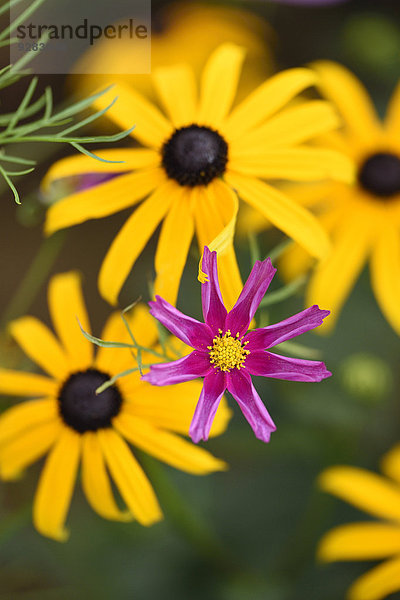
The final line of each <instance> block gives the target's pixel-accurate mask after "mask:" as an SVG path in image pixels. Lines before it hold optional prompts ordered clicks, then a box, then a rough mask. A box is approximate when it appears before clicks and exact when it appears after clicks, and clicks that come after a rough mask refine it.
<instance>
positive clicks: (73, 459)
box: [33, 427, 81, 542]
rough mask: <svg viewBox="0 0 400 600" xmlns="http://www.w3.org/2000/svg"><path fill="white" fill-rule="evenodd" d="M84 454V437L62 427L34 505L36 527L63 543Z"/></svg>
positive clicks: (47, 461) (66, 536)
mask: <svg viewBox="0 0 400 600" xmlns="http://www.w3.org/2000/svg"><path fill="white" fill-rule="evenodd" d="M80 453H81V436H80V435H79V434H78V433H76V432H75V431H73V430H72V429H69V428H67V427H63V428H62V430H61V434H60V435H59V439H58V441H57V443H56V445H55V446H54V448H53V450H52V451H51V453H50V454H49V456H48V457H47V460H46V463H45V465H44V467H43V471H42V474H41V476H40V480H39V484H38V487H37V490H36V495H35V500H34V505H33V523H34V525H35V527H36V529H37V530H38V531H39V533H41V534H42V535H46V536H47V537H50V538H53V539H55V540H58V541H60V542H64V541H66V540H67V538H68V535H69V533H68V531H67V530H66V528H65V519H66V517H67V512H68V508H69V505H70V502H71V498H72V493H73V490H74V485H75V479H76V474H77V470H78V463H79V458H80Z"/></svg>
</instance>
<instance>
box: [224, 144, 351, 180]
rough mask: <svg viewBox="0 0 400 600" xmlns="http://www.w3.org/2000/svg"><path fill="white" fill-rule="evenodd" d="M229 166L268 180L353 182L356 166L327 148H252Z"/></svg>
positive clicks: (233, 160) (343, 156) (230, 162)
mask: <svg viewBox="0 0 400 600" xmlns="http://www.w3.org/2000/svg"><path fill="white" fill-rule="evenodd" d="M229 169H232V171H237V172H238V173H243V174H245V175H254V176H256V177H262V178H265V179H287V180H291V181H313V180H318V179H337V180H338V181H343V182H345V183H352V182H353V181H354V177H355V165H354V163H353V161H352V160H350V158H348V157H347V156H345V155H344V154H340V153H339V152H336V151H335V150H326V149H325V148H306V147H304V148H302V147H298V148H274V149H266V150H262V151H260V150H259V149H258V148H255V149H254V150H253V151H250V150H248V151H247V152H246V153H245V154H244V155H243V156H241V157H240V156H239V157H237V158H233V159H231V160H230V161H229Z"/></svg>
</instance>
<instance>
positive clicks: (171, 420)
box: [123, 381, 232, 437]
mask: <svg viewBox="0 0 400 600" xmlns="http://www.w3.org/2000/svg"><path fill="white" fill-rule="evenodd" d="M202 387H203V384H202V382H200V381H188V382H186V383H179V384H177V385H166V386H163V387H158V386H154V385H150V384H148V383H146V382H144V381H142V382H140V383H139V385H138V386H137V388H136V390H133V393H132V394H131V395H129V396H127V398H126V402H125V404H124V408H123V411H124V413H125V412H126V413H128V414H130V415H133V416H136V417H139V418H140V419H142V420H145V421H149V422H150V423H151V424H152V425H153V426H154V427H159V428H161V429H169V430H171V431H175V432H176V433H183V434H185V435H189V427H190V423H191V421H192V418H193V414H194V410H195V408H196V404H197V402H198V399H199V396H200V392H201V389H202ZM231 416H232V412H231V410H230V409H229V408H228V404H227V401H226V398H222V400H221V402H220V404H219V407H218V409H217V412H216V415H215V418H214V421H213V424H212V427H211V431H210V437H212V436H216V435H220V434H221V433H224V432H225V431H226V428H227V425H228V422H229V420H230V418H231Z"/></svg>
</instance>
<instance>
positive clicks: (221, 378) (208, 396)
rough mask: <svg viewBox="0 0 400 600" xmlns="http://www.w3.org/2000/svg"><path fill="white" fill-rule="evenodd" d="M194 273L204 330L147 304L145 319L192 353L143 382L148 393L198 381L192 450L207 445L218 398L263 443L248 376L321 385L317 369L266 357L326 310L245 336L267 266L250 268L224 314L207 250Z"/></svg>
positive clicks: (164, 305) (265, 431) (263, 413)
mask: <svg viewBox="0 0 400 600" xmlns="http://www.w3.org/2000/svg"><path fill="white" fill-rule="evenodd" d="M202 270H203V272H204V273H205V274H206V276H207V281H206V282H205V283H203V284H202V288H201V296H202V304H203V316H204V321H205V323H200V321H196V319H192V318H191V317H188V316H187V315H184V314H183V313H181V312H180V311H179V310H177V309H176V308H174V307H173V306H172V305H171V304H169V303H168V302H166V300H164V299H163V298H160V296H156V300H155V302H150V303H149V304H150V307H151V310H150V312H151V314H152V315H153V317H155V318H156V319H158V320H159V321H160V322H161V323H162V324H163V325H164V326H165V327H166V328H167V329H169V331H170V332H171V333H173V334H174V335H176V336H177V337H178V338H179V339H181V340H182V341H183V342H185V344H188V345H189V346H191V347H192V348H194V350H193V352H191V353H190V354H189V355H187V356H184V357H183V358H180V359H179V360H175V361H173V362H168V363H162V364H155V365H153V366H152V367H151V368H150V372H149V373H147V374H146V375H144V376H143V379H145V380H146V381H148V382H150V383H152V384H153V385H171V384H174V383H181V382H183V381H189V380H191V379H196V378H197V377H204V384H203V389H202V392H201V394H200V398H199V401H198V403H197V406H196V410H195V413H194V416H193V419H192V423H191V425H190V430H189V434H190V437H191V438H192V440H193V441H194V442H198V441H200V440H207V439H208V434H209V431H210V428H211V424H212V422H213V419H214V416H215V413H216V410H217V408H218V404H219V402H220V400H221V398H222V395H223V394H224V392H225V390H228V391H229V392H230V393H231V394H232V396H233V397H234V398H235V400H236V401H237V403H238V404H239V406H240V408H241V410H242V413H243V414H244V416H245V418H246V419H247V421H248V422H249V424H250V426H251V428H252V429H253V431H254V433H255V435H256V437H257V438H259V439H260V440H263V441H264V442H269V439H270V437H271V433H272V432H273V431H275V429H276V427H275V424H274V422H273V421H272V419H271V417H270V415H269V414H268V411H267V409H266V408H265V406H264V404H263V403H262V401H261V398H260V396H259V395H258V394H257V392H256V390H255V388H254V386H253V383H252V380H251V375H262V376H264V377H272V378H274V379H286V380H288V381H321V380H322V379H325V378H326V377H329V376H330V375H331V373H330V372H329V371H328V370H327V369H326V367H325V365H324V363H323V362H316V361H311V360H301V359H295V358H288V357H286V356H281V355H278V354H273V353H272V352H268V351H267V349H269V348H272V347H273V346H275V345H276V344H280V343H281V342H284V341H285V340H290V339H291V338H294V337H296V336H298V335H300V334H301V333H304V332H305V331H309V330H310V329H314V327H318V326H319V325H321V324H322V321H323V319H324V318H325V317H326V316H328V315H329V310H320V309H319V308H318V306H312V307H311V308H307V309H306V310H303V311H302V312H300V313H298V314H296V315H293V316H292V317H289V319H286V320H285V321H281V322H280V323H276V324H275V325H269V326H268V327H262V328H260V329H254V330H252V331H247V330H248V328H249V325H250V323H251V321H252V319H253V317H254V315H255V312H256V310H257V308H258V305H259V304H260V302H261V300H262V298H263V296H264V294H265V292H266V291H267V289H268V286H269V284H270V283H271V281H272V278H273V276H274V275H275V272H276V269H274V268H273V266H272V264H271V260H270V259H269V258H268V259H267V260H264V261H262V262H261V261H257V262H256V264H255V265H254V267H253V269H252V271H251V273H250V276H249V278H248V280H247V281H246V283H245V285H244V287H243V290H242V292H241V294H240V296H239V298H238V300H237V302H236V304H235V306H234V307H233V308H232V310H231V311H230V312H229V313H228V312H227V310H226V308H225V306H224V303H223V301H222V296H221V291H220V289H219V283H218V271H217V253H216V252H210V250H209V249H208V248H207V247H205V248H204V255H203V262H202Z"/></svg>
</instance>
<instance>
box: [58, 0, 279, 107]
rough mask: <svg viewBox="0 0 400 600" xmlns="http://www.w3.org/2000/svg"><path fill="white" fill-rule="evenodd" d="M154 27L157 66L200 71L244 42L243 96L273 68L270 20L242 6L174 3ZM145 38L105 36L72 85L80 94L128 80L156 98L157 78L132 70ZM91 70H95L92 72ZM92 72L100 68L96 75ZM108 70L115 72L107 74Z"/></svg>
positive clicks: (156, 19)
mask: <svg viewBox="0 0 400 600" xmlns="http://www.w3.org/2000/svg"><path fill="white" fill-rule="evenodd" d="M153 17H154V21H153V23H152V31H151V64H152V69H155V68H157V67H161V66H167V65H173V64H176V63H179V62H181V61H182V57H184V60H185V62H187V63H189V64H190V65H191V67H193V70H194V72H195V74H196V76H199V75H200V73H201V71H202V69H203V67H204V65H205V63H206V61H207V59H208V57H209V55H210V54H211V52H213V50H215V49H216V48H217V46H219V45H220V44H222V43H224V42H232V43H234V44H238V45H239V46H244V47H245V48H247V50H248V55H247V57H246V59H245V62H244V72H243V78H242V81H241V86H240V90H239V95H240V96H242V95H243V97H244V95H245V94H247V93H248V92H249V91H250V90H251V89H253V88H254V87H255V85H258V84H260V83H261V82H262V81H263V80H264V79H265V77H266V76H267V75H269V74H270V73H271V72H272V70H273V69H272V56H271V53H270V50H269V47H268V45H269V42H270V41H271V40H272V38H273V32H272V30H271V28H270V27H269V25H268V23H267V22H266V21H265V20H264V19H262V18H261V17H258V16H257V15H256V14H254V13H252V12H250V11H247V10H244V9H242V8H239V7H236V6H217V5H212V4H203V3H197V2H186V1H185V2H177V3H173V4H168V5H167V6H165V7H163V8H162V9H161V10H157V11H153ZM141 44H142V41H140V40H139V41H138V42H137V41H135V40H134V39H124V38H121V39H119V40H118V39H113V40H107V39H104V40H99V41H98V42H97V43H96V45H95V46H94V47H92V48H91V49H90V50H89V51H88V52H85V53H84V54H83V56H82V57H81V58H80V59H79V61H78V63H77V64H76V65H75V66H74V69H73V70H74V71H76V72H78V73H85V75H83V76H82V75H81V76H79V75H72V76H71V77H70V84H71V86H72V87H73V88H74V89H75V91H76V92H77V93H78V94H80V95H81V94H83V93H84V92H85V91H86V93H89V92H91V91H93V90H94V89H97V88H98V87H101V86H104V85H108V84H109V83H110V80H112V81H113V82H118V81H122V82H125V83H126V84H128V85H130V86H133V87H135V89H136V90H138V91H140V92H142V93H143V94H145V95H147V96H150V97H152V98H153V99H155V95H154V89H153V87H152V85H151V78H150V77H148V76H147V75H135V74H130V73H131V71H132V60H134V61H135V60H136V61H137V56H138V54H137V53H138V51H140V50H141V48H140V46H141ZM88 73H89V75H88ZM90 73H99V74H98V75H90ZM102 73H113V75H112V76H110V75H102Z"/></svg>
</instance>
